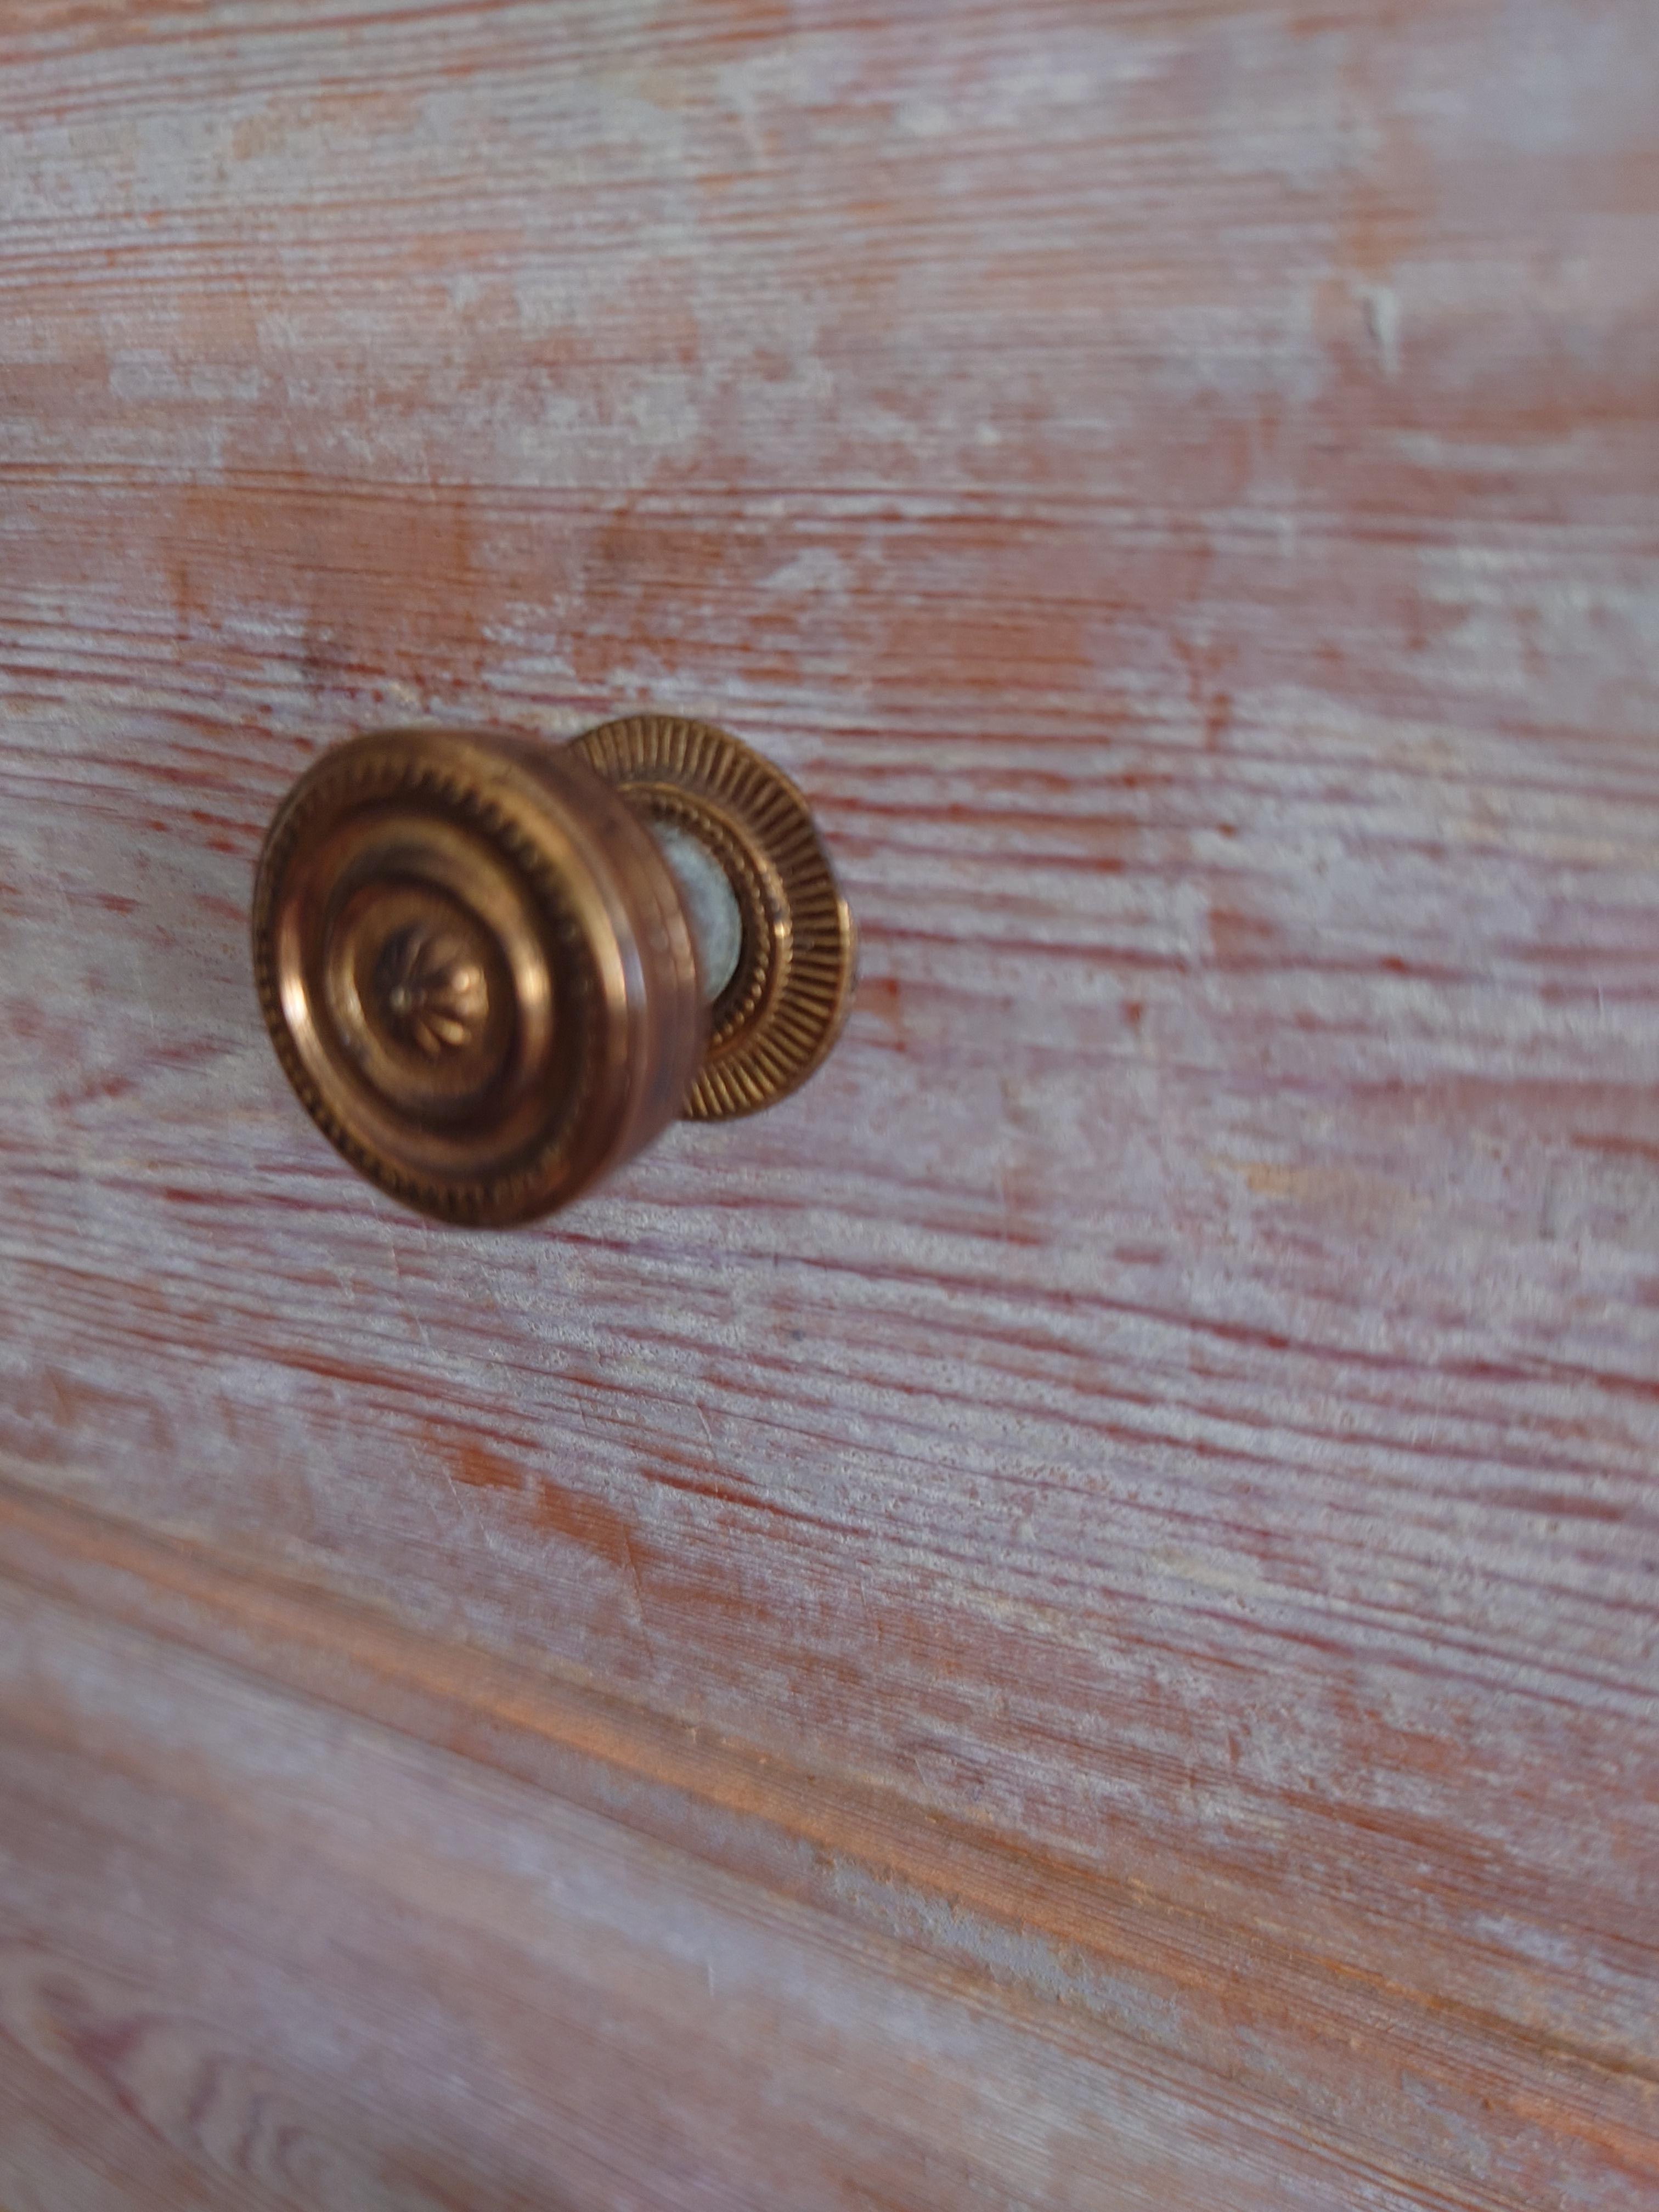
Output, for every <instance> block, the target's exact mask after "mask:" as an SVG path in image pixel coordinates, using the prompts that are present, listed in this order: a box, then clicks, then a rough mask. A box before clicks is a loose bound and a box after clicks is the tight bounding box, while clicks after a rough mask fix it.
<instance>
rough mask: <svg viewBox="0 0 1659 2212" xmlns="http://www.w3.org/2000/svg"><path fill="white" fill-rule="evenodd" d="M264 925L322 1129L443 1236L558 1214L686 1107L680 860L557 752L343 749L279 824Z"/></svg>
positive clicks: (268, 869)
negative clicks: (676, 874)
mask: <svg viewBox="0 0 1659 2212" xmlns="http://www.w3.org/2000/svg"><path fill="white" fill-rule="evenodd" d="M252 934H253V956H254V972H255V978H256V982H257V986H258V994H259V1002H260V1006H261V1007H262V1009H263V1011H264V1018H265V1023H266V1025H267V1027H268V1028H269V1030H270V1036H271V1040H272V1042H273V1043H274V1045H275V1046H276V1054H277V1057H278V1059H279V1060H281V1062H282V1065H283V1069H284V1070H285V1072H286V1073H287V1074H288V1077H289V1081H290V1082H291V1083H292V1085H293V1086H294V1089H295V1091H296V1092H297V1093H298V1095H299V1097H300V1099H301V1102H302V1103H303V1104H304V1105H305V1107H306V1109H307V1111H308V1112H309V1113H310V1115H311V1116H312V1118H313V1121H315V1122H316V1123H317V1124H318V1126H319V1128H321V1129H322V1131H323V1132H324V1133H325V1135H326V1136H327V1137H328V1138H329V1139H330V1140H331V1142H332V1143H333V1144H334V1146H336V1147H337V1150H338V1151H339V1152H342V1153H343V1154H344V1156H345V1157H346V1158H347V1159H349V1161H350V1162H351V1163H352V1164H353V1165H354V1166H355V1167H356V1168H357V1169H358V1170H360V1171H361V1172H362V1174H363V1175H365V1176H368V1178H369V1179H370V1180H371V1181H372V1182H375V1183H377V1184H379V1185H380V1188H382V1189H383V1190H386V1191H387V1192H388V1193H390V1194H392V1196H393V1197H395V1198H398V1199H400V1200H403V1201H404V1203H405V1204H407V1205H410V1206H415V1207H416V1208H417V1209H418V1210H419V1211H420V1212H424V1213H428V1214H430V1215H433V1216H435V1217H436V1218H439V1219H441V1220H445V1221H450V1222H456V1223H460V1224H464V1225H475V1226H479V1227H483V1226H505V1225H508V1224H510V1223H513V1222H520V1221H526V1220H530V1219H532V1218H535V1217H537V1216H538V1215H540V1214H544V1213H547V1212H551V1211H553V1210H554V1209H555V1208H556V1207H557V1206H562V1205H565V1204H567V1203H568V1202H569V1201H570V1200H572V1199H574V1198H576V1197H578V1196H580V1194H581V1193H582V1192H583V1191H585V1190H586V1189H588V1188H591V1187H592V1185H593V1184H594V1183H595V1182H598V1181H599V1179H600V1178H601V1177H602V1176H605V1175H606V1174H607V1173H609V1172H610V1171H611V1170H612V1169H613V1168H615V1167H617V1166H619V1165H620V1164H622V1162H623V1160H625V1159H627V1158H630V1157H631V1156H632V1155H633V1154H634V1153H635V1152H638V1151H639V1150H640V1149H641V1146H644V1145H645V1144H647V1143H648V1142H649V1141H650V1139H652V1138H653V1137H654V1136H655V1135H656V1134H657V1133H659V1130H661V1129H662V1128H663V1127H665V1125H666V1124H667V1123H668V1122H669V1121H671V1120H672V1119H673V1118H674V1117H675V1115H676V1114H677V1113H678V1111H679V1110H680V1109H681V1106H682V1104H683V1102H684V1097H685V1095H686V1092H687V1091H688V1090H689V1088H690V1085H691V1084H692V1082H693V1080H694V1079H695V1078H696V1073H697V1069H698V1067H699V1066H700V1064H701V1060H702V1048H703V1043H704V1040H705V1036H706V1034H707V1023H706V1017H705V1014H704V1011H703V1008H702V1001H701V996H700V994H699V991H698V986H697V969H696V953H695V951H694V948H693V945H692V941H691V935H690V927H689V925H688V922H687V920H686V916H685V913H684V908H683V906H682V903H681V902H680V899H679V896H678V890H677V889H676V886H675V884H674V880H673V877H672V875H671V872H670V870H669V867H668V864H667V862H666V861H665V859H664V858H663V855H662V854H661V853H660V851H659V849H658V847H657V845H656V843H655V841H654V840H653V837H652V836H651V833H650V831H649V829H647V826H646V825H645V824H644V823H642V822H641V821H639V820H638V819H636V818H635V815H634V814H633V812H632V811H630V809H629V806H628V805H627V804H626V802H625V801H624V800H623V799H621V798H620V797H619V796H618V795H617V793H615V792H614V791H612V790H611V788H610V787H609V786H608V785H607V784H606V783H605V781H604V780H603V779H601V778H600V777H598V776H596V775H593V774H592V771H591V769H589V768H588V767H587V765H586V763H585V762H584V761H583V760H581V759H580V757H578V756H575V755H574V754H573V753H572V752H571V751H570V750H569V749H568V748H555V747H550V746H546V745H538V744H533V743H532V742H528V741H526V740H525V739H523V738H517V737H514V736H513V735H510V734H508V733H506V732H494V731H468V732H453V731H447V730H445V731H433V730H389V731H380V732H373V733H371V734H369V735H368V736H365V737H361V738H352V739H349V740H348V741H347V742H346V743H345V744H342V745H339V746H337V747H335V748H334V749H333V750H331V751H330V752H328V753H325V755H324V756H323V757H321V758H320V759H319V760H318V761H317V762H315V763H313V766H312V767H311V768H310V769H307V771H306V773H305V774H304V775H302V776H301V779H300V781H299V782H298V783H297V784H296V785H295V787H294V788H293V789H292V791H290V792H289V795H288V797H287V799H285V800H284V801H283V805H281V806H280V807H279V808H278V810H277V811H276V817H274V819H273V821H272V823H271V825H270V830H269V832H268V833H267V836H266V839H265V843H264V850H263V852H262V854H261V855H260V860H259V867H258V878H257V880H256V884H255V889H254V899H253V915H252Z"/></svg>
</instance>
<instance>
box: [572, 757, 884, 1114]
mask: <svg viewBox="0 0 1659 2212" xmlns="http://www.w3.org/2000/svg"><path fill="white" fill-rule="evenodd" d="M572 750H574V751H575V752H576V753H578V754H579V755H580V757H582V758H583V759H584V760H585V761H586V763H588V764H589V765H590V766H591V767H592V769H595V770H597V772H598V773H599V775H601V776H602V777H603V778H604V779H605V781H606V782H607V783H609V784H611V785H612V786H613V787H615V788H616V789H617V791H618V792H620V793H621V794H622V795H623V798H624V799H626V800H627V801H628V804H629V806H630V807H632V808H633V809H635V811H638V812H640V813H641V814H643V815H645V816H646V817H647V818H648V819H651V820H654V821H656V822H659V823H665V824H673V825H675V826H677V827H678V828H679V829H684V830H685V831H688V832H689V833H690V835H691V836H694V837H696V838H697V839H698V840H700V842H702V844H704V845H705V846H706V847H707V848H708V850H709V851H710V852H711V853H712V854H713V855H714V858H715V860H717V861H718V862H719V863H720V866H721V868H722V869H723V870H724V872H725V873H726V879H727V881H728V882H729V883H730V884H731V885H732V890H733V892H734V893H735V895H736V896H737V900H738V907H739V908H740V911H741V914H742V923H743V947H742V951H741V953H740V955H739V957H738V963H737V967H736V969H735V971H734V972H733V974H732V977H731V979H730V981H728V982H727V983H726V986H725V987H724V988H723V989H722V990H721V991H720V994H719V996H718V997H717V998H716V999H715V1000H714V1005H713V1006H712V1008H711V1009H710V1014H709V1036H708V1048H707V1050H706V1052H705V1054H704V1057H703V1062H702V1072H701V1073H699V1074H698V1076H697V1078H696V1080H695V1082H694V1083H693V1084H692V1085H691V1087H690V1091H689V1093H688V1095H687V1097H686V1101H685V1104H684V1113H685V1114H686V1115H687V1116H688V1117H689V1118H690V1119H692V1120H695V1121H720V1120H724V1119H726V1118H727V1117H728V1116H730V1115H738V1114H753V1113H757V1112H758V1111H759V1110H760V1109H761V1108H762V1107H763V1106H770V1105H772V1104H774V1103H775V1102H776V1101H777V1100H778V1099H780V1098H783V1097H787V1096H788V1094H789V1092H790V1091H793V1090H794V1089H795V1088H796V1087H797V1086H798V1085H800V1084H802V1083H804V1082H805V1080H806V1079H807V1077H808V1076H809V1075H810V1074H811V1073H812V1071H813V1069H814V1068H815V1067H817V1066H818V1064H819V1062H820V1061H821V1060H823V1057H824V1054H826V1053H827V1052H828V1051H829V1048H830V1047H831V1045H833V1044H834V1042H835V1041H836V1036H837V1035H838V1034H839V1033H840V1030H841V1026H842V1022H843V1021H844V1020H845V1018H846V1016H847V1010H848V1005H849V1003H850V1001H851V998H852V991H853V981H854V967H855V962H856V952H857V938H856V933H855V931H854V926H853V917H852V915H851V912H850V911H849V909H848V904H847V902H846V900H845V899H844V898H843V897H842V895H841V892H840V890H839V889H838V888H837V886H836V878H835V874H834V872H833V870H832V869H831V867H830V865H829V857H828V855H827V854H826V853H825V852H824V849H823V844H822V842H820V840H819V837H818V834H817V830H816V829H815V828H814V827H813V824H812V817H811V814H810V813H809V811H807V805H806V802H805V799H803V798H802V797H801V794H800V793H799V791H797V789H796V788H795V787H794V785H793V783H792V782H791V781H789V779H788V777H787V775H784V774H783V772H782V771H781V769H777V768H775V767H774V766H773V764H772V763H771V762H770V761H769V760H764V759H763V758H762V757H761V756H760V754H758V753H757V752H754V751H752V750H750V747H749V746H747V745H745V744H742V743H741V742H740V741H739V740H738V738H734V737H732V736H731V735H730V734H729V733H728V732H726V731H725V730H720V729H716V728H715V727H714V725H713V724H711V723H708V722H694V721H684V720H679V719H678V718H676V717H674V716H671V715H667V714H636V715H633V716H631V717H629V719H627V720H623V721H617V722H606V723H605V724H603V725H602V726H600V727H599V729H596V730H590V731H589V732H588V733H587V734H586V737H582V738H577V739H576V740H575V742H574V746H573V747H572Z"/></svg>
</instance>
